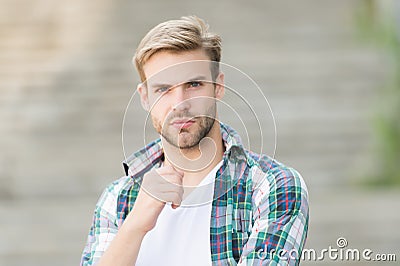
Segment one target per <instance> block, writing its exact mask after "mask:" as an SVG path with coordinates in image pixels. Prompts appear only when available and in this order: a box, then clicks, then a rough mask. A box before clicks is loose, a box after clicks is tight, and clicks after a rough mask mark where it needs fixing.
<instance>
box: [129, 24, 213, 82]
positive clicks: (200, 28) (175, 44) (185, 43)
mask: <svg viewBox="0 0 400 266" xmlns="http://www.w3.org/2000/svg"><path fill="white" fill-rule="evenodd" d="M208 28H209V26H208V24H206V23H205V22H204V20H202V19H200V18H198V17H196V16H187V17H181V19H178V20H169V21H166V22H163V23H161V24H159V25H157V26H155V27H154V28H153V29H151V30H150V31H149V32H148V33H147V34H146V36H145V37H144V38H143V39H142V41H141V42H140V44H139V46H138V48H137V49H136V53H135V56H134V57H133V59H134V62H135V65H136V68H137V71H138V72H139V75H140V79H141V80H142V82H144V81H145V80H146V75H145V74H144V70H143V66H144V64H145V63H146V62H147V61H148V60H149V59H150V57H151V56H152V55H154V54H155V53H157V52H159V51H172V52H183V51H191V50H197V49H203V50H204V51H205V52H206V54H207V55H208V56H209V57H210V60H211V61H215V62H217V63H211V65H212V67H211V68H212V69H211V71H212V76H213V80H215V78H216V77H217V75H218V73H219V62H220V60H221V37H220V36H218V35H217V34H214V33H210V32H209V31H208Z"/></svg>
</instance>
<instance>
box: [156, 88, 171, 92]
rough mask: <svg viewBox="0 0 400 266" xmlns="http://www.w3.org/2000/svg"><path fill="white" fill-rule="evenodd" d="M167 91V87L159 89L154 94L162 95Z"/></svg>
mask: <svg viewBox="0 0 400 266" xmlns="http://www.w3.org/2000/svg"><path fill="white" fill-rule="evenodd" d="M167 91H169V87H161V88H158V89H156V90H155V92H156V93H164V92H167Z"/></svg>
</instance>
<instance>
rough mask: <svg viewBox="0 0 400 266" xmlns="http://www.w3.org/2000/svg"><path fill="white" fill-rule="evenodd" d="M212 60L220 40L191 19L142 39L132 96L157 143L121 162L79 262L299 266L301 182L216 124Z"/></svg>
mask: <svg viewBox="0 0 400 266" xmlns="http://www.w3.org/2000/svg"><path fill="white" fill-rule="evenodd" d="M220 59H221V39H220V37H219V36H217V35H215V34H211V33H209V32H208V26H207V25H206V24H205V23H204V21H203V20H201V19H199V18H197V17H193V16H191V17H182V18H181V19H179V20H171V21H167V22H164V23H161V24H159V25H158V26H156V27H155V28H153V29H152V30H151V31H150V32H149V33H148V34H147V35H146V36H145V37H144V38H143V40H142V41H141V43H140V44H139V47H138V48H137V51H136V54H135V57H134V61H135V63H136V67H137V70H138V72H139V75H140V77H141V80H142V83H141V84H139V86H138V92H139V94H140V99H141V104H142V106H143V107H144V109H145V110H146V111H148V112H149V114H150V116H151V119H152V122H153V125H154V127H155V129H156V131H157V132H158V133H159V134H160V139H158V140H156V141H154V142H152V143H150V144H148V145H147V146H145V147H144V148H143V149H142V150H140V151H138V152H136V153H135V154H133V155H132V156H131V157H129V158H128V159H127V160H126V161H125V163H124V166H125V170H126V175H127V176H125V177H122V178H121V179H119V180H117V181H115V182H113V183H112V184H111V185H109V186H108V187H107V188H106V189H105V191H104V192H103V194H102V196H101V198H100V199H99V201H98V203H97V205H96V209H95V214H94V219H93V224H92V227H91V228H90V232H89V236H88V241H87V245H86V246H85V249H84V251H83V256H82V261H81V265H93V264H96V265H298V264H299V258H300V254H301V251H302V249H303V247H304V243H305V239H306V235H307V229H308V195H307V189H306V186H305V183H304V181H303V179H302V177H301V176H300V174H299V173H298V172H297V171H296V170H294V169H293V168H290V167H286V166H284V165H283V164H281V163H279V162H277V161H275V160H273V159H272V158H270V157H268V156H266V155H259V154H255V153H253V152H251V151H248V150H246V149H245V148H244V147H243V145H242V143H241V141H240V138H239V136H238V135H237V133H236V132H235V131H234V130H233V129H232V128H231V127H229V126H228V125H225V124H223V123H221V122H219V121H218V115H217V107H216V102H217V101H218V100H221V99H222V98H223V95H224V92H225V87H224V74H223V73H222V72H220V70H219V62H220ZM97 263H98V264H97Z"/></svg>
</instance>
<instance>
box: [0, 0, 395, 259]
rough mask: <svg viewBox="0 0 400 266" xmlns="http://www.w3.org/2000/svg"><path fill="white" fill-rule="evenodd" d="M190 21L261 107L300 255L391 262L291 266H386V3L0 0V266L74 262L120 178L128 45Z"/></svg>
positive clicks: (391, 246) (390, 210)
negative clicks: (251, 85) (340, 253)
mask: <svg viewBox="0 0 400 266" xmlns="http://www.w3.org/2000/svg"><path fill="white" fill-rule="evenodd" d="M188 14H195V15H197V16H199V17H201V18H203V19H205V20H206V21H207V22H208V23H209V24H210V26H211V30H212V31H214V32H217V33H219V34H220V35H221V36H222V38H223V59H222V61H223V62H225V63H228V64H231V65H233V66H236V67H238V68H239V69H241V70H242V71H244V72H245V73H247V74H249V75H250V76H251V77H252V78H253V79H254V80H255V81H256V82H257V83H258V85H259V86H260V87H261V89H262V90H263V91H264V93H265V94H266V96H267V97H268V100H269V102H270V104H271V107H272V109H273V111H274V115H275V119H276V122H277V133H278V143H277V150H276V158H277V159H278V160H279V161H282V162H283V163H285V164H287V165H291V166H293V167H295V168H296V169H298V170H299V171H300V172H301V173H302V175H303V177H304V179H305V181H306V183H307V185H308V189H309V196H310V230H309V234H308V239H307V244H306V247H307V248H313V249H315V250H317V251H318V252H319V251H321V250H322V249H324V248H328V247H329V246H332V247H333V248H337V246H336V240H337V239H338V238H339V237H344V238H346V240H347V241H348V246H347V247H348V248H357V249H360V250H363V249H366V248H368V249H371V250H372V251H373V252H374V254H376V253H386V254H387V253H390V254H396V255H397V262H386V263H385V262H365V261H360V262H357V261H332V260H330V259H329V258H326V259H325V260H324V261H318V262H313V261H305V262H303V263H302V265H316V264H318V265H342V264H343V265H396V264H398V263H399V261H400V230H399V229H398V226H399V224H400V213H399V210H398V206H399V203H400V189H399V188H400V45H399V44H400V43H399V42H400V41H399V40H400V2H399V1H395V0H393V1H391V0H382V1H378V0H376V1H374V0H365V1H361V0H360V1H357V0H352V1H345V0H339V1H317V0H315V1H311V0H307V1H288V0H285V1H252V2H246V1H227V0H222V1H210V0H205V1H183V0H172V1H144V0H137V1H123V0H114V1H111V0H98V1H80V0H70V1H63V2H58V1H49V0H36V1H28V0H0V62H1V63H0V151H1V152H0V265H77V264H78V263H79V261H80V256H81V252H82V249H83V247H84V244H85V241H86V237H87V232H88V230H89V227H90V223H91V218H92V214H93V210H94V206H95V204H96V201H97V199H98V197H99V196H100V194H101V192H102V190H103V189H104V188H105V186H106V185H107V184H109V183H110V182H111V181H113V180H114V179H116V178H119V177H120V176H122V175H123V168H122V164H121V161H122V160H123V159H124V156H123V152H122V144H121V126H122V119H123V114H124V111H125V108H126V106H127V103H128V101H129V98H130V97H131V95H132V93H133V92H134V90H135V88H136V83H137V82H138V76H137V74H136V72H135V70H134V67H133V65H132V64H131V58H132V56H133V54H134V51H135V48H136V46H137V45H138V43H139V41H140V39H141V38H142V37H143V36H144V34H145V33H146V32H147V31H148V30H149V29H151V28H152V27H153V26H155V25H156V24H158V23H160V22H162V21H165V20H168V19H173V18H179V17H180V16H182V15H188ZM255 100H256V99H255ZM233 126H235V125H233ZM138 128H141V125H138ZM138 132H139V131H138ZM132 137H133V138H135V136H132ZM141 144H142V136H141V135H140V134H139V133H138V136H137V147H140V146H141Z"/></svg>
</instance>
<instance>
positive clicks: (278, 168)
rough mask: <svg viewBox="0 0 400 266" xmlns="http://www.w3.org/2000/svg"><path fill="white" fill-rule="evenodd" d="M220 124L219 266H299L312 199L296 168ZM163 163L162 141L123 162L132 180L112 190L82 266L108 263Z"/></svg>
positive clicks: (215, 207)
mask: <svg viewBox="0 0 400 266" xmlns="http://www.w3.org/2000/svg"><path fill="white" fill-rule="evenodd" d="M220 124H221V135H222V139H223V141H224V144H225V153H224V155H223V164H222V166H221V168H220V169H219V170H218V171H217V173H216V177H215V186H214V200H213V202H212V211H211V217H210V221H211V223H210V248H211V258H210V259H211V261H212V264H213V265H298V264H299V261H300V257H301V252H302V250H303V247H304V243H305V240H306V236H307V230H308V192H307V187H306V185H305V183H304V181H303V179H302V177H301V175H300V174H299V173H298V172H297V171H296V170H295V169H293V168H290V167H287V166H285V165H283V164H282V163H279V162H277V161H276V160H274V159H272V158H270V157H268V156H266V155H259V154H255V153H253V152H251V151H248V150H246V149H244V147H243V146H242V143H241V140H240V137H239V136H238V134H237V133H236V132H235V131H234V130H233V129H232V128H230V127H229V126H227V125H224V124H222V123H220ZM163 159H164V154H163V150H162V147H161V141H160V139H158V140H156V141H154V142H152V143H150V144H148V145H147V146H146V147H144V148H143V149H142V150H140V151H138V152H136V153H134V154H133V155H132V156H131V157H129V158H128V159H127V160H126V161H125V162H124V167H125V171H126V173H127V175H126V176H125V177H122V178H120V179H118V180H117V181H115V182H113V183H112V184H110V185H109V186H108V187H107V188H106V189H105V190H104V192H103V194H102V195H101V197H100V199H99V201H98V203H97V205H96V209H95V213H94V217H93V223H92V226H91V228H90V231H89V235H88V240H87V244H86V246H85V248H84V251H83V254H82V260H81V265H93V264H95V263H96V262H97V261H98V260H99V259H100V257H101V256H102V255H103V253H104V252H105V250H106V249H107V247H108V245H109V244H110V243H111V241H112V240H113V238H114V237H115V235H116V234H117V232H118V228H120V227H121V226H122V223H123V222H124V220H125V218H126V216H127V215H128V213H129V211H130V210H131V209H132V207H133V205H134V203H135V199H136V197H137V194H138V192H139V189H140V183H141V181H142V178H143V176H144V174H145V173H146V172H148V171H150V170H151V169H152V168H156V167H160V166H161V164H162V161H163Z"/></svg>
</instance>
